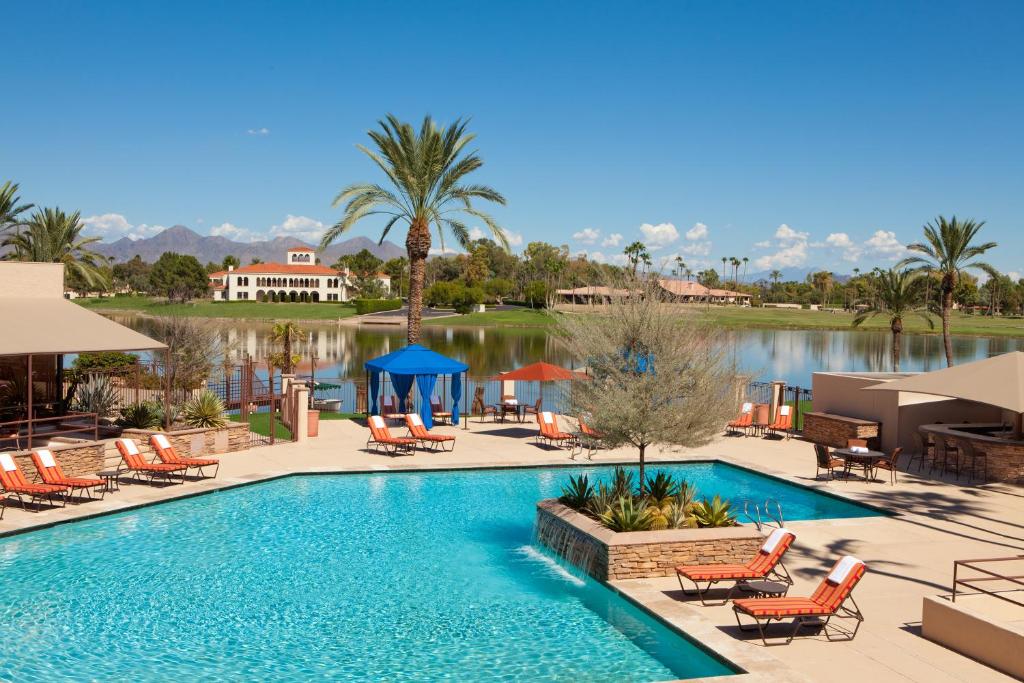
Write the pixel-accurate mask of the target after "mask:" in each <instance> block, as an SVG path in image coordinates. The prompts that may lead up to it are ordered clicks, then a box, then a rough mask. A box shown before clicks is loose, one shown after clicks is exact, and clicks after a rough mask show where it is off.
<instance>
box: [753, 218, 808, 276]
mask: <svg viewBox="0 0 1024 683" xmlns="http://www.w3.org/2000/svg"><path fill="white" fill-rule="evenodd" d="M808 237H810V234H809V233H806V232H799V231H797V230H794V229H793V228H791V227H789V226H788V225H786V224H785V223H783V224H782V225H780V226H779V227H778V228H777V229H776V230H775V241H776V244H777V246H778V250H777V251H776V252H775V253H774V254H767V255H765V256H762V257H760V258H758V259H757V260H755V261H754V268H755V269H756V270H770V269H773V268H791V267H793V266H800V265H803V264H804V262H806V261H807V246H808V245H807V238H808Z"/></svg>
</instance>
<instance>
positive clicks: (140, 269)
mask: <svg viewBox="0 0 1024 683" xmlns="http://www.w3.org/2000/svg"><path fill="white" fill-rule="evenodd" d="M152 269H153V266H151V265H149V264H148V263H146V262H145V261H143V260H142V257H141V256H139V255H138V254H136V255H135V256H133V257H132V258H130V259H129V260H127V261H125V262H124V263H117V264H115V265H114V268H113V271H112V272H113V276H114V283H115V284H117V285H120V286H122V287H127V288H128V289H130V290H131V291H133V292H145V291H147V290H148V289H149V273H150V271H151V270H152Z"/></svg>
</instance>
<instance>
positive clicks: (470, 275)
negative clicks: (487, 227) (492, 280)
mask: <svg viewBox="0 0 1024 683" xmlns="http://www.w3.org/2000/svg"><path fill="white" fill-rule="evenodd" d="M490 276H491V264H490V262H489V261H488V258H487V247H486V246H482V245H479V244H474V245H473V248H472V249H471V250H470V252H469V258H468V259H467V263H466V283H467V284H469V285H471V286H472V285H479V284H481V283H483V282H484V280H486V279H487V278H489V277H490Z"/></svg>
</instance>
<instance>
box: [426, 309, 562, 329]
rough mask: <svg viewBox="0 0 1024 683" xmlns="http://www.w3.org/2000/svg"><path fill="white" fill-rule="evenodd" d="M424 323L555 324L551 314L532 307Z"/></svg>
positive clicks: (545, 325)
mask: <svg viewBox="0 0 1024 683" xmlns="http://www.w3.org/2000/svg"><path fill="white" fill-rule="evenodd" d="M423 324H424V325H440V326H449V325H450V326H462V325H465V326H467V327H468V326H472V327H550V326H551V325H553V324H554V320H553V319H552V317H551V316H549V315H548V314H546V313H545V312H543V311H538V310H534V309H531V308H523V309H517V310H513V311H488V312H487V313H470V314H468V315H460V316H452V317H447V318H432V319H430V320H424V321H423Z"/></svg>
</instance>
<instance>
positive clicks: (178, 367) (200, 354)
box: [153, 317, 227, 391]
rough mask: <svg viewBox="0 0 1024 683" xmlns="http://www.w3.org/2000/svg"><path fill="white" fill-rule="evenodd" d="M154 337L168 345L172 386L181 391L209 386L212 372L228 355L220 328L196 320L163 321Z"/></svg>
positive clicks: (156, 329) (159, 323) (161, 320)
mask: <svg viewBox="0 0 1024 683" xmlns="http://www.w3.org/2000/svg"><path fill="white" fill-rule="evenodd" d="M153 336H154V337H155V338H156V339H158V340H160V341H162V342H163V343H164V344H167V350H168V361H169V365H168V367H167V372H168V373H169V375H170V386H171V388H172V389H175V390H179V391H181V390H192V389H196V388H199V387H203V386H205V385H206V380H207V378H208V377H209V376H210V372H211V371H212V370H213V368H214V366H215V365H216V364H217V363H218V361H219V360H220V359H221V358H223V357H224V356H225V354H226V353H227V348H226V346H225V344H224V342H223V340H222V339H221V335H220V331H219V330H218V328H217V327H216V325H214V324H211V323H208V322H205V321H201V320H196V319H195V318H178V317H172V318H162V319H160V320H159V322H158V323H157V324H156V326H155V327H154V329H153ZM161 360H163V359H161Z"/></svg>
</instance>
